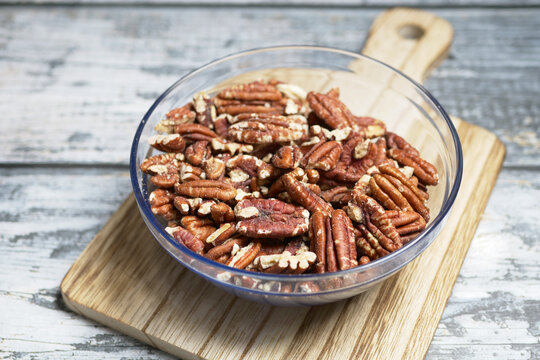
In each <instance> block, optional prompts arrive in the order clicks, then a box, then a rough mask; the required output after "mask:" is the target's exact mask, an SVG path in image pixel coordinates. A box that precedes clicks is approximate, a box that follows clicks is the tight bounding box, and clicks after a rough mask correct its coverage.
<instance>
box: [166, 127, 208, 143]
mask: <svg viewBox="0 0 540 360" xmlns="http://www.w3.org/2000/svg"><path fill="white" fill-rule="evenodd" d="M174 132H175V133H177V134H180V135H182V136H183V137H184V139H188V140H191V141H198V140H205V141H212V139H214V138H217V137H218V136H217V134H216V133H215V132H213V131H212V130H210V129H209V128H207V127H206V126H204V125H201V124H180V125H176V126H175V127H174Z"/></svg>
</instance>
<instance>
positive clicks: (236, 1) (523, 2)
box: [0, 0, 540, 8]
mask: <svg viewBox="0 0 540 360" xmlns="http://www.w3.org/2000/svg"><path fill="white" fill-rule="evenodd" d="M2 3H4V4H40V5H42V4H90V5H94V4H100V5H101V4H106V5H113V4H114V5H131V4H141V5H184V6H185V5H187V6H190V5H197V6H200V5H204V6H231V5H232V6H305V7H332V6H347V7H366V6H367V7H377V8H380V7H393V6H396V3H397V2H396V1H394V0H333V1H328V0H274V1H272V0H198V1H195V0H0V4H2ZM399 5H400V6H417V7H424V8H425V7H471V6H478V7H516V6H535V5H540V1H539V0H401V1H399Z"/></svg>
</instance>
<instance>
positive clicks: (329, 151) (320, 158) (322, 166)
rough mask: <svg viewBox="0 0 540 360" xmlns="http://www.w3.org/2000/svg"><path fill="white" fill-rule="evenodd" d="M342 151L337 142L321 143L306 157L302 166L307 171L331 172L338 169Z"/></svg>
mask: <svg viewBox="0 0 540 360" xmlns="http://www.w3.org/2000/svg"><path fill="white" fill-rule="evenodd" d="M342 151H343V148H342V146H341V144H340V143H339V142H337V141H321V142H319V143H318V144H316V145H315V146H314V147H313V148H311V150H310V151H308V152H307V153H306V154H305V155H304V157H303V158H302V161H301V164H302V166H304V167H305V168H306V169H319V170H323V171H329V170H332V169H334V168H335V167H336V165H337V163H338V160H339V158H340V156H341V153H342Z"/></svg>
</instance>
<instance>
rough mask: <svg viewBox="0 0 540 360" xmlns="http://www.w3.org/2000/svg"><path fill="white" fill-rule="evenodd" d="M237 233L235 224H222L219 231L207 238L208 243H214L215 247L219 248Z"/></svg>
mask: <svg viewBox="0 0 540 360" xmlns="http://www.w3.org/2000/svg"><path fill="white" fill-rule="evenodd" d="M235 233H236V226H235V225H234V224H233V223H225V224H221V226H220V227H219V229H217V230H215V231H214V232H213V233H211V234H209V235H208V236H207V237H206V242H207V243H212V245H214V246H218V245H221V244H223V243H224V242H225V241H227V240H228V239H229V238H231V236H233V235H234V234H235Z"/></svg>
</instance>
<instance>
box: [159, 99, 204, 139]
mask: <svg viewBox="0 0 540 360" xmlns="http://www.w3.org/2000/svg"><path fill="white" fill-rule="evenodd" d="M195 116H196V115H195V112H194V111H193V106H192V104H191V103H188V104H186V105H184V106H182V107H179V108H176V109H172V110H171V111H169V112H168V113H167V114H166V115H165V119H163V120H161V121H160V122H159V123H158V124H157V125H156V127H155V130H156V131H158V132H164V133H172V132H173V130H174V127H175V126H176V125H180V124H187V123H192V122H193V121H194V120H195Z"/></svg>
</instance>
